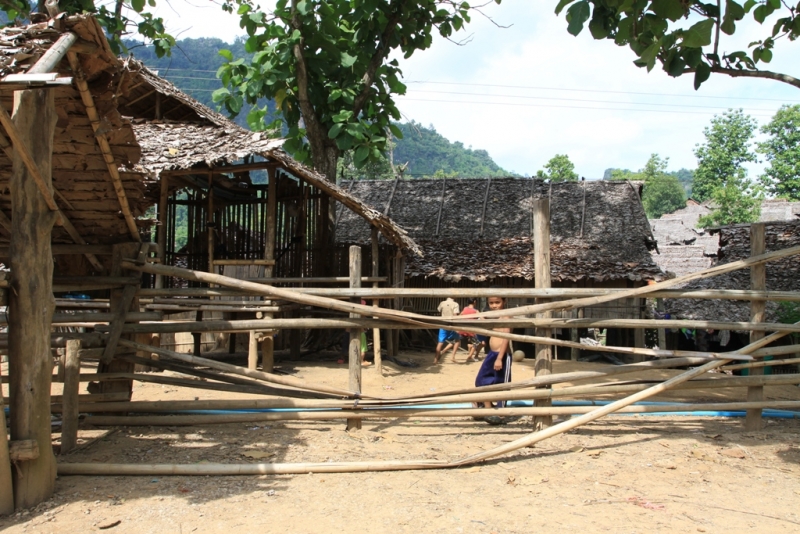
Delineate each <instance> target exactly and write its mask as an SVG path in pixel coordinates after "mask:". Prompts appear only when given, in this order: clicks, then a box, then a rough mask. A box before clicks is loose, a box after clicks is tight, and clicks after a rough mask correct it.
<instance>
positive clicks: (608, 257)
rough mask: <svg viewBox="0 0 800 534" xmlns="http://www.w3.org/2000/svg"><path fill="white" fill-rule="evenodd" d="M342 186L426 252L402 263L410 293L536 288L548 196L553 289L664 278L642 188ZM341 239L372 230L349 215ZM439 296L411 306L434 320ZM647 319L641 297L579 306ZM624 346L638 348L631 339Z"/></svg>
mask: <svg viewBox="0 0 800 534" xmlns="http://www.w3.org/2000/svg"><path fill="white" fill-rule="evenodd" d="M341 187H342V188H343V189H345V190H347V191H349V192H350V193H351V194H352V195H353V196H356V197H358V198H360V199H362V200H363V201H364V202H366V203H368V204H370V205H372V206H375V207H376V208H377V209H381V210H383V213H384V214H386V215H388V216H390V217H391V218H392V220H393V221H395V222H397V224H399V225H400V226H401V227H403V228H404V229H405V230H406V231H407V232H408V233H409V236H410V237H412V238H413V239H414V241H415V242H416V243H417V244H418V245H419V247H420V248H421V250H422V255H421V256H416V257H408V258H407V260H406V266H405V270H404V280H405V286H406V287H453V288H469V287H487V286H490V285H497V286H502V287H521V288H525V287H534V259H533V228H532V226H533V214H532V204H533V200H534V199H537V198H542V197H546V198H549V199H550V215H551V221H550V225H551V230H550V264H551V278H552V286H553V287H574V288H608V287H615V288H630V287H637V286H640V285H643V284H646V283H647V282H648V281H649V280H654V279H658V278H660V277H661V276H663V273H662V271H661V270H660V269H659V268H658V266H657V265H656V264H655V262H654V261H653V258H652V256H651V251H653V250H654V249H655V241H654V239H653V236H652V233H651V231H650V227H649V225H648V222H647V216H646V215H645V213H644V209H643V207H642V204H641V200H640V193H641V184H635V183H631V182H622V181H618V182H613V181H590V182H585V181H584V182H567V183H557V184H549V183H545V182H544V181H542V180H538V179H531V178H487V179H424V180H413V179H408V180H405V179H403V180H395V181H391V180H388V181H354V182H344V183H342V184H341ZM336 238H337V240H338V241H339V242H341V243H364V242H366V240H367V239H368V231H367V228H366V227H365V226H364V225H363V224H362V223H361V222H360V221H359V220H357V219H356V218H355V217H353V216H352V215H350V214H344V215H342V216H341V217H340V218H339V221H338V224H337V227H336ZM438 300H439V299H438V298H431V299H424V300H423V299H419V300H416V301H414V303H413V305H414V308H413V309H414V311H417V312H421V313H428V314H435V313H436V308H437V304H438ZM642 313H643V311H642V302H641V300H633V299H630V300H629V301H628V302H619V303H614V304H610V305H605V306H597V307H593V308H589V309H586V310H583V314H584V316H585V317H597V318H639V317H641V316H642ZM614 335H616V334H614V333H612V337H613V336H614ZM618 335H620V336H623V337H624V336H627V335H628V332H619V333H618ZM625 341H627V343H628V344H633V343H634V340H633V339H632V336H631V339H629V340H625Z"/></svg>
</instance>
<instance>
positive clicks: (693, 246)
mask: <svg viewBox="0 0 800 534" xmlns="http://www.w3.org/2000/svg"><path fill="white" fill-rule="evenodd" d="M709 213H711V208H709V207H708V206H707V205H706V204H701V203H699V202H697V201H695V200H693V199H691V198H690V199H688V200H687V201H686V207H685V208H681V209H679V210H677V211H674V212H672V213H667V214H665V215H663V216H662V217H661V218H659V219H650V221H649V222H650V226H651V228H652V229H653V236H654V237H655V239H656V241H657V242H658V252H659V253H658V254H657V255H656V256H654V257H653V259H654V260H655V262H656V264H657V265H658V266H659V267H660V268H661V270H663V271H664V272H665V273H671V274H672V275H674V276H683V275H685V274H690V273H695V272H697V271H702V270H703V269H708V268H709V267H710V266H711V262H712V261H713V259H714V258H715V257H716V255H717V248H718V247H719V242H718V236H717V235H716V234H711V233H709V232H707V231H705V230H704V229H702V228H697V221H698V220H699V219H700V217H701V216H703V215H708V214H709Z"/></svg>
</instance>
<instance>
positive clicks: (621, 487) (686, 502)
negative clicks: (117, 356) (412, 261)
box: [0, 353, 800, 534]
mask: <svg viewBox="0 0 800 534" xmlns="http://www.w3.org/2000/svg"><path fill="white" fill-rule="evenodd" d="M402 357H403V358H404V359H408V360H414V361H417V362H419V363H420V366H419V367H417V368H406V367H398V366H396V365H394V364H386V365H385V366H384V376H383V377H379V376H377V373H376V372H375V369H374V367H370V368H367V369H365V370H364V391H365V392H367V393H372V394H375V395H394V394H397V395H402V394H412V393H427V392H433V391H443V390H445V389H451V388H456V387H464V386H469V385H471V384H472V381H473V377H474V374H475V372H476V371H477V369H478V364H476V363H472V364H462V363H457V364H449V363H448V364H444V365H439V366H432V365H431V364H430V362H431V360H432V354H422V353H404V354H403V355H402ZM464 357H465V354H464V353H460V354H459V359H460V360H463V359H464ZM280 366H281V367H282V368H284V369H287V370H291V371H292V372H293V374H294V376H297V377H299V378H302V379H305V380H307V381H309V382H312V383H321V384H329V385H335V386H340V387H344V386H346V384H347V366H346V365H342V364H338V363H336V362H335V361H308V362H301V361H297V362H281V363H280ZM596 366H597V365H596V364H587V363H573V362H556V363H555V371H556V372H563V371H570V370H576V369H592V368H595V367H596ZM672 373H674V372H650V373H647V374H640V375H638V376H648V377H654V376H659V377H666V376H669V375H670V374H672ZM531 376H533V366H532V362H531V361H530V360H528V361H525V362H522V363H518V364H515V366H514V379H515V380H523V379H526V378H530V377H531ZM634 376H637V375H625V377H624V378H625V379H626V380H627V379H630V378H632V377H634ZM583 383H585V382H583ZM744 395H745V393H744V391H743V390H741V389H739V390H730V391H725V390H713V391H712V392H710V393H708V394H705V393H694V394H687V393H680V394H678V393H675V394H668V395H666V396H663V397H660V400H665V399H671V400H700V399H702V400H715V399H723V398H727V399H729V400H744V398H743V397H744ZM767 396H768V397H769V398H776V399H786V400H796V399H800V388H798V387H796V386H785V387H774V388H770V389H767ZM195 397H199V398H200V399H211V398H234V397H237V395H233V394H229V393H228V394H225V393H217V392H206V391H203V390H187V389H178V388H176V387H172V386H160V385H152V384H143V383H139V382H137V383H135V388H134V400H160V399H192V398H195ZM238 397H242V398H244V397H246V396H244V395H239V396H238ZM344 426H345V425H344V421H323V422H313V421H309V422H286V423H268V424H263V423H261V424H227V425H216V426H208V427H205V428H201V427H145V428H138V427H137V428H133V427H132V428H118V429H110V430H109V429H94V428H91V427H82V429H81V434H80V438H81V441H82V442H85V443H89V440H91V439H92V438H97V437H99V436H102V437H101V438H100V439H96V440H95V441H93V442H91V443H89V444H88V445H86V446H84V447H83V448H80V449H79V450H77V451H75V452H73V453H72V454H69V455H66V456H65V457H62V458H61V459H60V461H62V462H99V463H102V462H123V463H181V464H196V463H218V462H221V463H259V462H325V461H359V460H369V459H374V460H392V459H397V460H413V459H439V460H449V459H457V458H460V457H463V456H466V455H468V454H472V453H475V452H479V451H481V450H486V449H489V448H492V447H495V446H497V445H500V444H502V443H505V442H508V441H511V440H514V439H517V438H519V437H521V436H524V435H526V434H528V433H530V432H531V431H532V424H531V422H530V420H529V419H527V418H526V419H523V420H520V421H518V422H515V423H512V424H508V425H505V426H496V427H495V426H489V425H487V424H486V423H482V422H475V421H473V420H471V419H467V418H460V419H450V420H447V419H413V418H412V419H404V420H390V419H383V420H370V421H365V422H364V427H363V429H362V430H361V431H356V432H351V433H348V432H346V431H345V430H344ZM57 437H58V435H57V434H55V435H54V438H57ZM798 463H800V421H797V420H791V419H764V429H763V430H762V431H759V432H744V431H743V430H742V420H741V419H729V418H707V417H672V416H670V417H642V416H616V417H607V418H604V419H601V420H599V421H597V422H594V423H592V424H589V425H587V426H584V427H581V428H578V429H575V430H573V431H571V432H568V433H566V434H562V435H560V436H557V437H554V438H552V439H550V440H547V441H544V442H542V443H540V444H538V445H537V446H536V447H534V448H527V449H523V450H521V451H517V452H515V453H511V454H508V455H507V456H504V457H502V458H499V459H497V460H493V461H488V462H485V463H482V464H480V465H475V466H471V467H465V468H460V469H453V470H446V471H405V472H385V473H355V474H309V475H285V476H248V477H205V476H203V477H161V476H159V477H152V476H148V477H119V476H107V477H83V476H69V477H59V479H58V480H57V483H56V493H55V496H54V497H53V498H52V499H51V500H50V501H48V502H46V503H43V504H42V505H40V506H39V507H37V508H36V509H33V510H28V511H24V512H21V513H16V514H14V515H13V516H10V517H4V518H0V530H2V531H4V532H7V533H9V534H18V533H34V532H42V533H58V534H69V533H79V532H80V533H83V532H87V531H100V530H103V531H106V532H115V533H120V534H121V533H129V532H130V533H137V534H144V533H150V532H153V533H165V532H174V533H178V534H189V533H206V532H209V533H210V532H225V531H227V532H234V531H238V532H250V531H257V532H267V533H270V532H276V533H280V532H299V533H305V532H309V533H312V532H331V531H356V530H357V531H365V532H377V533H382V532H387V533H389V532H391V533H405V532H408V533H419V532H453V533H459V532H479V533H484V532H485V533H491V532H496V533H505V532H509V533H511V532H519V533H527V532H532V531H544V532H571V531H578V532H580V531H589V532H598V531H603V532H621V533H622V532H624V533H633V532H652V531H656V532H726V533H728V532H770V533H773V532H774V533H780V532H798V531H800V508H799V507H798V504H800V466H799V465H798Z"/></svg>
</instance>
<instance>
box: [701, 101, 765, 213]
mask: <svg viewBox="0 0 800 534" xmlns="http://www.w3.org/2000/svg"><path fill="white" fill-rule="evenodd" d="M756 127H757V123H756V121H755V119H753V118H752V117H750V116H749V115H745V114H744V112H742V110H741V109H737V110H733V109H732V110H728V111H726V112H725V113H723V114H722V115H715V116H714V118H713V119H711V126H709V127H706V128H704V129H703V134H704V135H705V137H706V141H705V143H703V144H701V145H697V146H696V148H695V151H694V154H695V156H696V157H697V160H698V166H697V170H696V171H695V176H694V188H693V191H692V196H693V197H694V199H695V200H698V201H700V202H702V201H704V200H708V199H710V198H711V196H712V194H713V192H714V190H715V189H716V188H718V187H721V186H724V185H725V181H726V180H728V179H729V178H731V177H735V176H738V174H739V171H740V170H743V167H742V165H743V164H744V163H749V162H754V161H756V155H755V153H754V152H753V150H752V139H753V134H754V133H755V130H756Z"/></svg>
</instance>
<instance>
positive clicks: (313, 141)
mask: <svg viewBox="0 0 800 534" xmlns="http://www.w3.org/2000/svg"><path fill="white" fill-rule="evenodd" d="M298 1H299V0H292V21H291V24H292V28H294V29H295V30H298V31H300V29H301V28H302V26H303V25H302V24H301V23H300V18H299V17H298V15H297V4H298ZM304 43H305V40H304V39H303V38H302V37H301V38H300V41H299V42H298V43H297V44H295V45H294V46H293V47H292V53H293V54H294V58H295V60H296V61H297V72H296V73H295V76H296V78H297V101H298V103H299V104H300V112H301V114H302V116H303V122H304V123H305V126H306V133H307V136H306V137H307V139H308V142H309V144H310V145H311V158H312V160H313V161H314V167H315V168H317V169H324V168H325V167H324V166H323V165H322V162H321V161H317V160H318V159H320V158H323V157H324V154H325V143H324V140H325V139H326V138H327V137H328V134H327V132H325V131H323V128H322V124H321V123H320V121H319V117H317V112H316V110H315V109H314V106H312V105H311V101H310V100H309V98H308V68H307V66H306V59H305V56H303V45H304Z"/></svg>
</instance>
